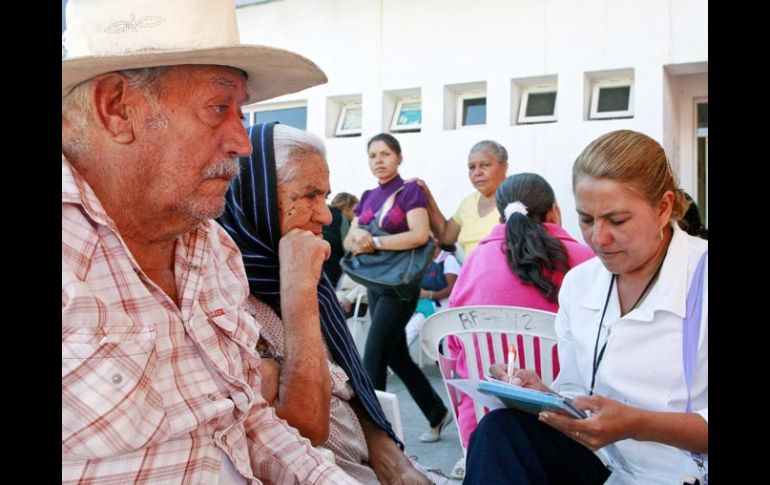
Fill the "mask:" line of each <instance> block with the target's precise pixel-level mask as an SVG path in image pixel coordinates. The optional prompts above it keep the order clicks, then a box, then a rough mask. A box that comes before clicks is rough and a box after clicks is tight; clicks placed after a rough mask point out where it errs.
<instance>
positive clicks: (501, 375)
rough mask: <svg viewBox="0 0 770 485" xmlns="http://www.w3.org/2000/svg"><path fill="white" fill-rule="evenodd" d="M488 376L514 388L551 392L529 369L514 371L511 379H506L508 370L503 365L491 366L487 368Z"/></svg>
mask: <svg viewBox="0 0 770 485" xmlns="http://www.w3.org/2000/svg"><path fill="white" fill-rule="evenodd" d="M489 374H490V375H491V376H492V377H494V378H495V379H497V380H499V381H503V382H507V383H509V384H513V385H514V386H521V387H526V388H528V389H535V390H538V391H543V392H553V391H551V389H549V388H548V386H546V385H545V384H543V381H542V380H540V376H538V375H537V373H536V372H535V371H533V370H529V369H514V370H513V379H508V368H507V366H506V365H505V364H492V366H490V368H489Z"/></svg>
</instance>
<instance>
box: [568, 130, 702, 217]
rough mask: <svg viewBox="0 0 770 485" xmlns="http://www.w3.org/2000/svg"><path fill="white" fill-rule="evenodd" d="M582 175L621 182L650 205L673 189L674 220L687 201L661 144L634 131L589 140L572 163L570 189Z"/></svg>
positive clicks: (680, 215) (682, 212) (672, 215)
mask: <svg viewBox="0 0 770 485" xmlns="http://www.w3.org/2000/svg"><path fill="white" fill-rule="evenodd" d="M584 176H588V177H593V178H605V179H610V180H616V181H618V182H623V183H625V184H627V185H628V186H629V188H630V189H631V190H633V191H634V192H636V193H637V194H639V195H640V196H641V197H643V198H644V199H645V200H646V201H647V202H648V203H649V204H650V205H651V206H653V207H655V206H656V205H657V204H658V202H660V200H661V198H662V197H663V194H665V193H666V191H667V190H670V191H671V192H673V193H674V204H673V207H672V210H671V220H674V221H677V220H679V219H681V218H682V216H683V215H684V213H685V211H686V210H687V206H688V205H689V204H688V202H687V200H686V199H685V198H684V196H683V195H682V194H683V192H682V191H681V190H680V189H679V182H678V180H677V177H676V174H674V172H673V171H672V170H671V166H670V164H669V162H668V159H667V158H666V153H665V152H664V151H663V147H662V146H660V144H659V143H658V142H657V141H655V140H653V139H652V138H650V137H649V136H647V135H645V134H643V133H639V132H636V131H631V130H617V131H611V132H609V133H607V134H605V135H602V136H600V137H599V138H597V139H596V140H594V141H592V142H591V143H590V144H589V145H588V146H587V147H586V148H585V149H584V150H583V153H581V154H580V155H579V156H578V157H577V159H576V160H575V164H574V165H573V166H572V191H573V193H574V191H575V186H576V185H577V182H578V179H579V178H580V177H584Z"/></svg>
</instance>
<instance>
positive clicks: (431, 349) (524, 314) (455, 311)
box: [420, 305, 559, 453]
mask: <svg viewBox="0 0 770 485" xmlns="http://www.w3.org/2000/svg"><path fill="white" fill-rule="evenodd" d="M555 317H556V314H555V313H551V312H546V311H542V310H533V309H531V308H522V307H513V306H497V305H479V306H466V307H456V308H449V309H447V310H443V311H440V312H438V313H434V314H433V315H431V316H430V317H428V318H427V319H426V320H425V322H424V323H423V324H422V327H421V328H420V345H422V349H423V351H424V352H425V354H426V355H428V356H429V357H430V358H431V359H435V360H437V361H438V362H439V368H440V369H441V376H442V377H443V381H444V388H445V389H446V392H447V395H448V396H449V400H450V402H451V403H452V412H453V413H454V417H455V424H457V425H458V433H459V424H458V421H457V406H458V404H459V403H460V395H459V391H457V390H456V389H455V388H454V387H453V386H452V385H451V384H447V380H449V379H456V378H458V377H459V376H457V375H456V374H455V365H456V364H457V360H456V359H453V358H451V357H450V356H449V352H448V347H447V346H446V343H445V344H444V350H443V351H442V350H440V349H439V345H440V344H441V342H442V340H443V339H444V337H447V336H449V335H454V336H455V337H458V338H459V339H460V340H461V341H462V343H463V346H464V348H465V356H466V362H467V363H468V378H469V379H479V380H483V379H484V375H483V373H484V372H488V370H489V366H490V365H491V364H494V363H503V362H505V361H506V358H507V357H506V356H507V353H508V345H507V344H508V343H516V348H517V350H518V356H517V367H519V368H522V369H534V370H535V371H536V372H537V373H538V374H539V375H540V377H541V379H542V380H543V382H544V383H545V384H546V385H550V384H551V383H552V382H553V380H554V379H555V378H556V376H557V375H558V373H559V363H558V362H559V361H558V355H557V353H556V333H555V331H554V319H555ZM488 336H489V337H491V338H489V337H488ZM502 336H505V340H504V339H503V337H502ZM474 342H477V343H478V349H479V356H480V357H481V369H482V374H481V375H480V374H479V361H478V359H477V357H476V352H474V351H473V350H472V349H473V348H474ZM490 343H491V344H492V345H491V347H490V345H489V344H490ZM465 398H466V399H467V398H468V397H467V396H465ZM474 409H475V412H476V420H477V421H480V420H481V418H482V417H483V416H484V414H485V413H486V410H485V408H484V407H483V406H482V405H480V404H479V403H477V402H476V403H474ZM463 453H465V448H463Z"/></svg>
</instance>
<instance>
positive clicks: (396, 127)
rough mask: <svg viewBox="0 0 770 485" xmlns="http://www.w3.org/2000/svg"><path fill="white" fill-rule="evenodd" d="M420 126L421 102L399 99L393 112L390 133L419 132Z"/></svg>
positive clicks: (412, 99)
mask: <svg viewBox="0 0 770 485" xmlns="http://www.w3.org/2000/svg"><path fill="white" fill-rule="evenodd" d="M421 126H422V102H421V100H420V98H419V97H417V98H401V99H400V100H399V101H398V103H397V104H396V109H395V111H394V112H393V121H392V122H391V124H390V129H391V131H420V128H421Z"/></svg>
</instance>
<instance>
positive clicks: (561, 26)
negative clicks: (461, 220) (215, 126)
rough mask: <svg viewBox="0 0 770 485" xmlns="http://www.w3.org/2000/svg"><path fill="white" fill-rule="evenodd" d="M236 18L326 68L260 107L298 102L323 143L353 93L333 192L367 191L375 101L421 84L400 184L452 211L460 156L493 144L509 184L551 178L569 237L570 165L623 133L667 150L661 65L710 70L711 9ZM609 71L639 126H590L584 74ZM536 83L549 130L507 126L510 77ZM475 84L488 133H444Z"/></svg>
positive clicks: (260, 9) (461, 10)
mask: <svg viewBox="0 0 770 485" xmlns="http://www.w3.org/2000/svg"><path fill="white" fill-rule="evenodd" d="M238 20H239V26H240V30H241V39H242V41H243V42H248V43H259V44H267V45H272V46H277V47H282V48H285V49H289V50H293V51H296V52H299V53H301V54H303V55H305V56H307V57H309V58H310V59H312V60H313V61H314V62H316V63H317V64H318V65H319V66H320V67H321V68H322V69H323V70H324V71H325V72H326V74H327V76H328V77H329V82H328V83H327V84H325V85H323V86H318V87H315V88H311V89H308V90H305V91H303V92H301V93H297V94H292V95H287V96H283V97H281V98H278V99H276V100H271V101H268V102H267V103H274V102H276V101H281V100H307V103H308V125H307V128H308V130H309V131H312V132H315V133H317V134H319V135H321V136H324V135H325V134H326V133H327V114H326V107H327V101H326V100H327V97H330V96H341V95H361V96H362V100H363V136H361V137H353V138H333V137H332V138H329V137H324V140H325V142H326V145H327V149H328V153H329V162H330V165H331V183H332V192H333V193H334V192H338V191H343V190H344V191H347V192H352V193H355V194H360V193H361V192H363V190H365V189H367V188H371V187H372V186H374V185H375V178H374V177H373V176H372V175H371V174H370V172H369V170H368V167H367V160H366V153H365V149H366V148H365V143H366V140H367V139H368V137H371V136H373V135H375V134H377V133H379V132H381V131H386V128H387V127H386V126H384V125H383V119H384V118H385V119H387V118H389V115H385V116H383V113H382V105H383V95H382V93H383V91H390V90H398V89H409V88H420V89H421V94H422V103H423V106H422V109H423V121H422V131H421V132H420V133H405V134H396V137H397V138H398V139H399V141H400V142H401V144H402V147H403V153H404V163H403V164H402V169H401V173H402V175H403V176H404V177H405V178H408V177H414V176H416V177H421V178H424V179H425V180H427V181H428V183H429V185H430V186H431V188H432V190H433V193H434V195H435V196H436V198H437V200H438V202H439V205H440V207H441V208H442V210H443V211H444V213H445V215H447V216H448V215H451V213H453V212H454V210H455V209H456V208H457V205H458V204H459V202H460V201H461V200H462V198H463V197H464V196H465V195H467V194H468V193H470V192H471V191H472V190H473V187H472V185H471V184H470V182H469V181H468V178H467V174H466V169H465V163H466V160H467V155H468V150H469V149H470V147H471V146H472V145H473V144H474V143H476V142H477V141H479V140H482V139H493V140H496V141H498V142H500V143H502V144H503V145H504V146H505V147H506V148H507V149H508V152H509V155H510V169H509V174H513V173H516V172H520V171H532V172H537V173H540V174H542V175H543V176H544V177H546V178H547V179H548V180H549V182H550V183H551V184H552V185H553V187H554V190H555V191H556V194H557V198H558V200H559V204H560V205H561V206H562V214H563V216H564V225H565V227H566V228H567V230H568V231H569V232H570V233H572V234H573V235H574V236H576V237H578V238H579V231H578V226H577V217H576V216H575V212H574V202H573V199H572V191H571V182H570V172H571V167H572V162H573V161H574V160H575V157H576V156H577V155H578V154H579V153H580V151H581V150H582V149H583V148H584V147H585V146H586V145H587V144H588V143H589V142H590V141H591V140H592V139H594V138H596V137H597V136H599V135H601V134H603V133H606V132H608V131H611V130H614V129H619V128H630V129H635V130H639V131H642V132H644V133H647V134H649V135H650V136H652V137H654V138H656V139H658V140H659V141H661V142H665V143H664V144H665V145H666V147H667V148H668V145H671V143H670V142H667V141H666V140H664V135H665V136H669V135H671V136H675V135H676V134H677V132H678V130H668V132H667V133H665V134H664V122H663V118H664V116H666V115H667V114H665V113H664V98H665V96H666V93H665V92H666V91H667V90H668V89H669V88H668V87H667V86H666V82H667V81H666V76H664V71H663V66H664V65H671V64H679V63H695V62H700V63H703V62H706V63H707V61H708V32H707V24H708V7H707V1H706V0H634V1H632V0H581V1H574V0H474V1H470V2H469V1H467V0H466V1H460V0H420V1H415V0H380V1H375V0H276V1H273V2H270V3H267V4H264V5H256V6H250V7H244V8H240V9H238ZM706 65H707V64H706ZM614 69H633V72H634V77H635V86H634V90H635V95H634V97H635V115H634V117H633V118H631V119H620V120H604V121H587V120H586V118H587V116H586V112H585V111H586V110H585V106H586V99H585V93H586V86H585V83H586V74H585V73H586V72H594V71H603V70H614ZM543 75H556V76H557V77H558V90H559V92H558V100H557V103H558V116H559V119H558V122H556V123H547V124H537V125H512V124H511V109H512V108H511V80H512V79H519V78H526V77H533V76H543ZM706 75H707V74H706ZM479 81H480V82H486V87H487V124H486V125H485V126H479V127H468V128H464V129H460V130H445V129H444V116H445V113H444V86H445V85H448V84H459V83H466V82H479ZM514 108H516V107H514Z"/></svg>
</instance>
